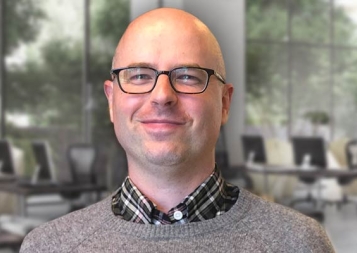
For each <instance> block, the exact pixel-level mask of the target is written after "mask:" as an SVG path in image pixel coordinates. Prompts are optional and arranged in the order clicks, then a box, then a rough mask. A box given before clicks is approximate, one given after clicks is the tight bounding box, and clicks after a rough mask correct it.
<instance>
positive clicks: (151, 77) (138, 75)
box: [119, 67, 208, 93]
mask: <svg viewBox="0 0 357 253" xmlns="http://www.w3.org/2000/svg"><path fill="white" fill-rule="evenodd" d="M160 74H164V73H160V72H157V71H155V70H153V69H150V68H144V67H140V68H128V69H123V70H121V71H120V72H119V82H120V85H121V86H122V88H123V90H124V91H126V92H131V93H144V92H148V91H150V90H151V89H152V88H153V87H154V85H155V83H156V81H157V78H158V75H160ZM165 74H166V73H165ZM169 78H170V82H171V84H172V85H173V86H174V88H175V90H176V91H178V92H183V93H198V92H202V91H203V90H204V88H205V86H206V85H207V81H208V74H207V72H206V71H205V70H202V69H199V68H177V69H174V70H172V71H170V73H169Z"/></svg>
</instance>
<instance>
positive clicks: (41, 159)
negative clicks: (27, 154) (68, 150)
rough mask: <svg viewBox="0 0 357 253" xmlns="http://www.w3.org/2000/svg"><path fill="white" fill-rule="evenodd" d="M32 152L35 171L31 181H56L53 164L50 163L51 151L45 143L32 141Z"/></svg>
mask: <svg viewBox="0 0 357 253" xmlns="http://www.w3.org/2000/svg"><path fill="white" fill-rule="evenodd" d="M31 144H32V150H33V153H34V155H35V159H36V169H35V172H34V174H33V178H32V181H33V183H36V182H43V181H51V182H55V181H56V175H55V169H54V164H53V161H52V156H51V150H50V147H49V144H48V142H47V141H33V142H32V143H31Z"/></svg>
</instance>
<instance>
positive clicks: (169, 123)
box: [140, 119, 185, 132]
mask: <svg viewBox="0 0 357 253" xmlns="http://www.w3.org/2000/svg"><path fill="white" fill-rule="evenodd" d="M140 122H141V123H142V124H143V125H144V127H145V128H146V129H147V130H150V131H160V132H161V131H170V130H174V129H176V128H177V127H179V126H182V125H184V124H185V122H184V121H178V120H170V119H146V120H141V121H140Z"/></svg>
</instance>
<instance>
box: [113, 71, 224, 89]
mask: <svg viewBox="0 0 357 253" xmlns="http://www.w3.org/2000/svg"><path fill="white" fill-rule="evenodd" d="M136 68H145V69H151V70H153V71H154V72H155V73H156V79H155V83H154V85H153V87H152V88H151V89H150V90H149V91H145V92H127V91H125V90H124V89H123V87H122V86H121V84H120V81H119V73H120V71H122V70H126V69H136ZM185 68H186V69H192V68H193V69H200V70H204V71H205V72H206V73H207V75H208V78H207V82H206V84H205V87H204V88H203V89H202V91H200V92H182V91H178V90H176V88H175V86H174V85H173V84H172V81H171V77H170V75H171V73H172V72H173V71H175V70H177V69H185ZM110 74H111V75H112V81H114V77H113V76H115V77H116V79H117V83H118V85H119V88H120V89H121V91H122V92H124V93H127V94H146V93H150V92H152V91H153V90H154V89H155V87H156V84H157V79H158V78H159V76H160V75H167V76H168V77H169V81H170V85H171V87H172V89H173V90H174V91H175V92H176V93H181V94H201V93H203V92H205V90H206V89H207V87H208V83H209V80H210V78H211V76H212V75H214V76H215V77H216V78H217V79H218V80H219V81H220V82H222V83H223V84H226V81H225V80H224V78H223V77H222V75H220V74H219V73H218V72H217V71H215V70H213V69H208V68H201V67H177V68H174V69H171V70H156V69H154V68H151V67H125V68H117V69H112V70H110Z"/></svg>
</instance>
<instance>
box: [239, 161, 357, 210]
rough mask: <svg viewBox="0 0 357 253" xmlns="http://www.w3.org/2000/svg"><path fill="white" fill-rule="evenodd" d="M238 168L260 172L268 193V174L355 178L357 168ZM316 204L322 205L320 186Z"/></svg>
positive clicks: (265, 166) (248, 166) (264, 166)
mask: <svg viewBox="0 0 357 253" xmlns="http://www.w3.org/2000/svg"><path fill="white" fill-rule="evenodd" d="M237 169H238V170H239V169H240V170H244V171H245V172H248V173H262V174H263V175H264V182H263V184H264V191H265V193H266V194H270V189H269V182H268V176H269V175H286V176H296V177H305V178H311V179H316V181H318V180H320V179H323V178H336V179H342V178H355V179H356V178H357V170H344V169H341V168H324V169H321V168H320V169H319V168H315V169H314V168H311V169H302V168H300V167H296V166H280V165H254V164H253V165H243V166H239V168H237ZM318 196H319V197H317V204H318V208H321V207H322V206H323V203H324V202H323V200H322V199H321V188H320V187H319V188H318Z"/></svg>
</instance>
